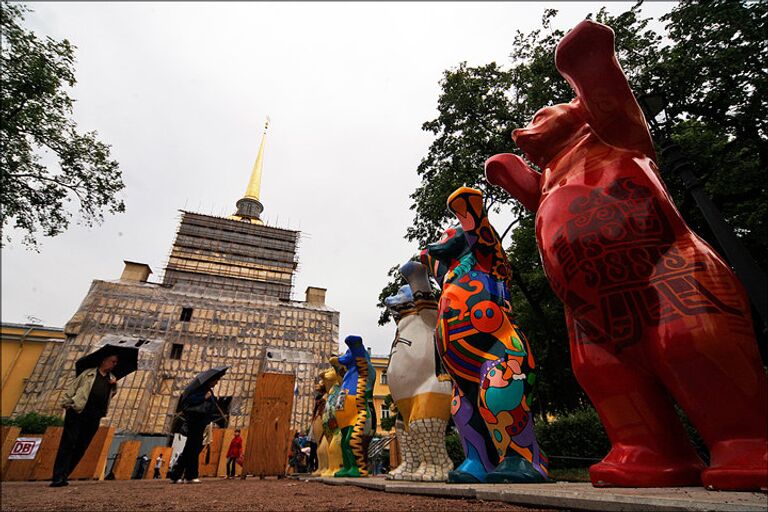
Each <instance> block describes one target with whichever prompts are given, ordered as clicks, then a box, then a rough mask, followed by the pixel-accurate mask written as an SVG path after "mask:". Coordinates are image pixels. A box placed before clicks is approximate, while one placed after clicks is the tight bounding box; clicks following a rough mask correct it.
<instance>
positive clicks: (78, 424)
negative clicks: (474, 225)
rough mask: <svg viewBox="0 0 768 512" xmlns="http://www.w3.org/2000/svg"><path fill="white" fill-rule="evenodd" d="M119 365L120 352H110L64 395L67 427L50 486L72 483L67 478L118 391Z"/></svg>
mask: <svg viewBox="0 0 768 512" xmlns="http://www.w3.org/2000/svg"><path fill="white" fill-rule="evenodd" d="M115 366H117V356H116V355H110V356H107V357H105V358H104V359H102V360H101V362H100V363H99V366H98V367H97V368H88V369H87V370H85V371H83V372H82V373H81V374H80V375H78V376H77V377H76V378H75V380H74V381H73V382H72V383H71V384H70V386H69V388H68V389H67V390H66V391H65V392H64V395H63V396H62V400H61V405H62V407H64V408H65V409H66V413H65V415H64V431H63V432H62V434H61V441H60V442H59V450H58V452H56V460H55V462H54V463H53V476H52V478H51V485H50V486H51V487H63V486H65V485H69V484H68V482H67V479H68V478H69V475H70V473H72V471H73V470H74V469H75V467H76V466H77V464H78V463H79V462H80V459H82V458H83V455H84V454H85V451H86V450H87V449H88V445H89V444H91V441H92V440H93V436H94V435H96V431H97V430H98V429H99V423H100V422H101V418H103V417H104V416H106V414H107V409H108V408H109V401H110V399H111V398H112V396H113V395H114V394H115V393H116V392H117V380H116V379H115V376H114V375H112V373H111V370H112V369H114V368H115Z"/></svg>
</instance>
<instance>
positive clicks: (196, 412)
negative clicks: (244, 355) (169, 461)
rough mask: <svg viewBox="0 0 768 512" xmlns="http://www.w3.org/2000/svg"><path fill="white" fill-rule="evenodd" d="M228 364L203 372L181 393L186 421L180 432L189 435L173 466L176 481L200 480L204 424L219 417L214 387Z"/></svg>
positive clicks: (183, 415)
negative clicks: (199, 471)
mask: <svg viewBox="0 0 768 512" xmlns="http://www.w3.org/2000/svg"><path fill="white" fill-rule="evenodd" d="M228 368H229V367H228V366H220V367H217V368H211V369H210V370H206V371H204V372H202V373H200V374H199V375H198V376H197V377H195V378H194V379H193V380H192V382H190V383H189V385H188V386H187V387H186V389H184V392H183V393H182V394H181V398H180V399H179V409H180V411H181V412H180V414H181V417H182V418H183V422H184V426H183V427H182V429H181V433H182V434H183V435H186V436H187V442H186V443H185V444H184V450H182V452H181V455H180V456H179V459H178V461H177V463H176V467H175V468H174V474H173V476H172V477H171V481H172V482H173V483H185V482H186V483H199V482H200V479H199V478H198V465H199V458H200V452H201V451H202V449H203V435H204V433H205V427H206V426H207V425H208V424H209V423H211V422H212V421H213V420H214V419H215V418H216V416H217V411H220V409H219V407H218V404H217V402H216V396H215V395H214V394H213V388H214V387H215V386H216V384H218V383H219V380H221V377H222V376H223V375H224V374H225V373H226V371H227V369H228Z"/></svg>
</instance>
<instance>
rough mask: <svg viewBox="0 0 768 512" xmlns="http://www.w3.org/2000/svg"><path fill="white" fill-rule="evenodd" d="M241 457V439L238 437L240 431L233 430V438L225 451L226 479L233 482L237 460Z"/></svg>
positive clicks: (237, 429)
mask: <svg viewBox="0 0 768 512" xmlns="http://www.w3.org/2000/svg"><path fill="white" fill-rule="evenodd" d="M242 456H243V438H242V437H240V429H239V428H236V429H235V437H233V438H232V441H231V442H230V443H229V449H228V450H227V479H228V480H233V479H234V478H235V472H236V470H237V460H238V459H239V458H240V457H242Z"/></svg>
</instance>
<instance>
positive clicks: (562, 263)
mask: <svg viewBox="0 0 768 512" xmlns="http://www.w3.org/2000/svg"><path fill="white" fill-rule="evenodd" d="M555 64H556V65H557V69H558V70H559V72H560V73H561V74H562V75H563V76H564V77H565V78H566V80H568V83H569V84H570V85H571V87H572V88H573V90H574V91H575V93H576V99H574V100H573V101H571V103H568V104H565V105H554V106H551V107H546V108H543V109H541V110H540V111H538V112H537V113H536V115H535V116H534V118H533V120H532V122H531V123H530V124H529V125H528V126H527V127H525V128H522V129H518V130H515V131H514V132H513V134H512V138H513V139H514V141H515V142H516V143H517V145H518V146H519V147H520V148H521V149H522V150H523V151H524V152H525V153H526V155H527V156H528V157H529V158H530V159H531V161H533V162H535V163H536V164H537V165H538V166H539V167H540V168H541V169H543V172H542V173H541V174H539V173H538V172H536V171H535V170H533V169H531V168H530V167H528V166H527V165H526V164H525V162H524V161H523V160H522V159H520V158H519V157H517V156H515V155H511V154H504V155H496V156H494V157H492V158H491V159H489V160H488V162H486V177H487V179H488V181H489V182H490V183H492V184H495V185H499V186H501V187H502V188H504V189H505V190H506V191H507V192H508V193H509V194H510V195H512V196H514V197H516V198H518V199H519V200H520V201H521V202H522V203H523V205H524V206H526V207H527V208H529V209H530V210H533V211H535V212H536V237H537V241H538V245H539V249H540V251H541V257H542V261H543V264H544V269H545V271H546V274H547V277H548V279H549V281H550V283H551V285H552V288H553V289H554V291H555V293H556V294H557V295H558V297H559V298H560V299H561V300H562V301H563V303H564V304H565V311H566V322H567V325H568V329H569V332H570V348H571V360H572V364H573V369H574V372H575V374H576V377H577V379H578V380H579V383H580V384H581V385H582V387H583V388H584V390H585V391H586V392H587V394H588V395H589V397H590V399H591V400H592V402H593V404H594V406H595V408H596V409H597V411H598V413H599V414H600V419H601V421H602V423H603V425H604V426H605V429H606V431H607V432H608V436H609V437H610V440H611V444H612V449H611V451H610V453H609V454H608V455H607V456H606V457H605V458H604V459H603V460H602V462H600V463H598V464H595V465H594V466H592V467H591V468H590V476H591V479H592V483H593V485H596V486H635V487H657V486H682V485H698V484H700V483H703V484H704V485H705V486H706V487H708V488H713V489H732V490H747V489H759V488H763V489H765V488H766V487H768V442H766V432H767V431H768V424H767V422H768V383H767V381H766V375H765V371H764V369H763V366H762V363H761V361H760V356H759V354H758V351H757V344H756V341H755V336H754V331H753V328H752V321H751V318H750V306H749V302H748V300H747V297H746V294H745V292H744V290H743V288H742V286H741V283H739V281H738V280H737V279H736V277H735V275H734V274H733V272H732V271H731V269H730V268H729V267H728V265H727V264H726V263H725V262H724V261H723V260H722V259H721V257H720V256H719V255H718V254H717V253H715V251H714V250H713V249H712V248H711V247H710V246H709V245H707V243H706V242H704V241H703V240H702V239H700V238H699V237H698V236H696V234H694V233H693V232H692V231H691V229H690V228H689V227H688V226H687V225H686V223H685V221H683V219H682V217H681V216H680V213H679V212H678V211H677V209H676V208H675V206H674V204H673V203H672V200H671V198H670V196H669V194H668V193H667V190H666V188H665V186H664V183H663V182H662V180H661V178H660V177H659V174H658V172H657V168H656V163H655V160H656V155H655V153H654V149H653V144H652V142H651V138H650V135H649V133H648V130H647V127H646V124H645V120H644V118H643V115H642V112H641V110H640V108H639V107H638V104H637V102H636V101H635V98H634V96H633V94H632V91H631V90H630V88H629V85H628V84H627V80H626V77H625V76H624V74H623V71H622V69H621V67H620V66H619V63H618V61H617V59H616V54H615V50H614V34H613V31H612V30H611V29H610V28H609V27H606V26H604V25H600V24H598V23H594V22H591V21H584V22H582V23H580V24H579V25H577V26H576V28H574V29H573V30H572V31H571V32H570V33H569V34H568V35H567V36H565V38H563V40H562V41H560V44H559V45H558V47H557V51H556V54H555ZM673 400H674V402H676V403H677V404H679V405H680V407H682V408H683V410H685V412H686V414H687V415H688V417H689V418H690V419H691V421H692V422H693V424H694V425H695V427H696V428H697V430H698V431H699V432H700V433H701V435H702V437H703V438H704V441H705V442H706V444H707V446H708V447H709V450H710V455H711V463H710V465H709V467H706V466H705V465H704V463H703V462H702V461H701V460H700V459H699V457H698V456H697V455H696V453H695V452H694V450H693V448H692V446H691V443H690V441H689V439H688V437H687V435H686V433H685V431H684V429H683V426H682V424H681V423H680V420H679V419H678V416H677V415H676V413H675V409H674V407H673Z"/></svg>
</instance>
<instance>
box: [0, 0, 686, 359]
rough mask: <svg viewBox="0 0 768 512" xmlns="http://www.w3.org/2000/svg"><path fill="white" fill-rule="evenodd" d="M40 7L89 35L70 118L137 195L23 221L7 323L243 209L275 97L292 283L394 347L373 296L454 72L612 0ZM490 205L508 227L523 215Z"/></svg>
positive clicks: (656, 7) (157, 268)
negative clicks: (36, 241) (84, 221)
mask: <svg viewBox="0 0 768 512" xmlns="http://www.w3.org/2000/svg"><path fill="white" fill-rule="evenodd" d="M29 5H30V7H32V8H33V9H34V12H33V13H29V14H28V15H27V22H26V24H27V26H28V27H30V28H32V29H33V30H35V31H36V32H37V33H38V34H41V35H49V36H51V37H53V38H55V39H63V38H67V39H69V40H70V42H72V43H73V44H74V45H75V46H76V47H77V50H76V58H77V62H76V76H77V80H78V83H77V85H76V87H75V88H74V90H73V91H72V96H73V97H74V98H76V100H77V103H76V107H75V117H76V119H77V121H78V123H79V127H80V128H81V129H82V130H97V131H98V132H99V136H100V139H101V140H102V141H103V142H106V143H108V144H110V145H111V146H112V155H113V157H114V158H115V159H116V160H118V161H119V163H120V167H121V169H122V171H123V179H124V182H125V190H124V191H123V192H122V197H123V198H124V200H125V203H126V212H125V213H124V214H120V215H117V216H111V217H108V218H107V220H106V222H104V224H102V225H101V226H97V227H94V228H90V229H89V228H85V227H83V226H77V225H73V226H72V227H71V228H70V229H69V230H68V231H66V232H65V233H64V234H62V235H60V236H58V237H55V238H46V239H42V240H41V241H42V244H41V248H40V253H39V254H38V253H35V252H31V251H29V250H26V249H25V248H24V247H23V246H21V245H20V243H19V240H20V237H16V239H15V240H14V242H13V243H12V244H10V245H8V246H6V247H5V248H4V249H3V250H2V321H3V322H19V323H24V322H27V321H29V317H34V318H35V319H37V321H40V322H42V323H44V324H45V325H51V326H63V325H64V324H65V323H66V322H67V321H68V320H69V318H70V317H71V316H72V314H73V313H74V312H75V311H76V310H77V308H78V306H79V304H80V302H81V301H82V299H83V298H84V297H85V294H86V293H87V291H88V288H89V286H90V283H91V280H93V279H117V278H118V277H119V276H120V273H121V272H122V268H123V260H125V259H127V260H133V261H139V262H144V263H147V264H148V265H150V267H151V268H152V270H153V272H154V274H153V275H152V276H151V278H150V280H153V281H159V280H160V278H161V275H162V270H163V267H164V264H165V261H166V258H167V256H168V253H169V251H170V248H171V244H172V242H173V238H174V235H175V231H176V229H177V227H178V218H179V214H178V210H180V209H186V210H190V211H195V212H200V213H204V214H213V215H221V216H225V215H229V214H231V213H233V212H234V210H235V202H236V201H237V200H238V199H239V198H240V197H242V195H243V194H244V192H245V187H246V185H247V181H248V177H249V175H250V171H251V168H252V166H253V162H254V159H255V156H256V152H257V149H258V144H259V141H260V137H261V131H262V127H263V125H264V118H265V117H266V116H267V115H269V116H270V118H271V126H270V131H269V134H268V136H267V146H266V154H265V161H264V176H263V180H262V194H261V198H262V202H263V204H264V206H265V212H264V215H263V218H264V219H265V220H266V222H267V223H268V224H270V225H274V226H278V227H282V228H289V229H297V230H300V231H301V232H302V233H303V238H302V241H301V246H300V249H299V259H300V267H299V272H298V275H297V278H296V280H295V283H296V286H295V288H294V299H296V300H303V297H304V290H305V289H306V287H307V286H319V287H323V288H327V289H328V294H327V303H328V304H329V305H330V306H331V307H332V308H334V309H336V310H338V311H339V312H340V313H341V322H340V336H341V338H342V339H343V338H344V337H345V336H346V335H347V334H359V335H361V336H363V338H364V340H365V343H366V345H369V346H371V347H372V349H373V352H374V353H377V354H388V353H389V345H390V343H391V340H392V336H393V332H394V325H393V324H391V323H390V324H389V325H387V326H384V327H379V326H378V325H377V323H376V322H377V319H378V316H379V311H378V310H377V308H376V302H377V296H378V294H379V291H380V290H381V288H382V287H383V286H384V285H385V284H386V283H387V276H386V271H387V269H388V268H389V267H391V266H392V265H394V264H396V263H398V262H405V261H406V260H407V259H408V258H409V257H410V256H411V255H412V254H413V253H414V252H415V251H416V250H417V249H418V247H416V246H415V245H413V244H410V243H408V242H406V241H405V240H404V238H403V235H404V234H405V231H406V228H407V227H408V225H409V223H410V222H411V221H412V219H413V215H412V212H411V211H410V210H409V209H408V207H409V205H410V199H409V197H408V196H409V194H410V193H411V192H412V191H413V190H414V189H415V188H416V186H417V185H418V184H419V179H418V176H417V174H416V167H417V166H418V164H419V161H420V160H421V158H422V157H424V156H425V155H426V154H427V149H428V147H429V144H430V143H431V141H432V136H431V135H430V134H428V133H425V132H422V130H421V125H422V123H423V122H425V121H428V120H431V119H434V118H435V117H436V115H437V110H436V105H437V99H438V97H439V94H440V87H439V80H440V78H441V76H442V73H443V71H444V70H445V69H448V68H452V67H455V66H456V65H457V64H458V63H459V62H461V61H467V62H468V63H469V64H470V65H482V64H486V63H489V62H491V61H496V62H498V63H503V64H509V58H508V55H509V53H510V52H511V50H512V41H513V37H514V33H515V30H516V29H520V30H522V31H524V32H528V31H530V30H533V29H535V28H537V27H538V26H539V25H540V20H541V16H542V13H543V11H544V10H545V9H546V8H555V9H558V10H559V11H560V14H559V16H558V17H557V18H556V20H555V23H554V26H555V27H557V28H562V29H566V30H567V29H569V28H571V27H573V26H574V25H575V24H576V23H578V22H579V21H580V20H581V19H583V18H584V17H585V16H586V15H587V13H590V12H596V11H597V10H598V9H599V8H600V6H601V5H604V4H602V3H578V2H566V3H560V4H558V3H552V2H546V3H535V2H532V3H501V2H492V3H471V4H470V3H457V2H445V3H443V2H426V3H410V2H408V3H406V2H395V3H375V2H373V3H346V2H344V3H319V2H318V3H315V2H312V3H242V2H236V3H226V4H222V3H216V4H214V3H177V2H174V3H165V4H158V3H148V2H147V3H145V2H138V3H90V2H86V3H63V2H62V3H59V2H52V3H31V4H29ZM605 5H607V7H608V9H609V10H610V11H611V12H612V13H618V12H623V11H624V10H626V9H628V8H629V6H631V5H632V4H631V3H624V2H608V3H607V4H605ZM672 5H673V4H670V3H661V2H651V3H647V4H645V6H644V9H643V12H644V13H645V14H646V15H650V16H653V17H656V18H657V17H658V16H659V15H661V14H663V13H664V12H667V11H668V10H670V9H671V8H672ZM510 145H511V142H510ZM488 156H491V155H488ZM493 220H494V223H495V224H496V225H497V229H499V231H502V230H503V229H504V228H505V227H506V225H507V224H508V223H509V221H510V220H511V218H510V217H509V215H508V214H507V215H506V216H505V215H502V216H500V217H495V216H494V217H493Z"/></svg>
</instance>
